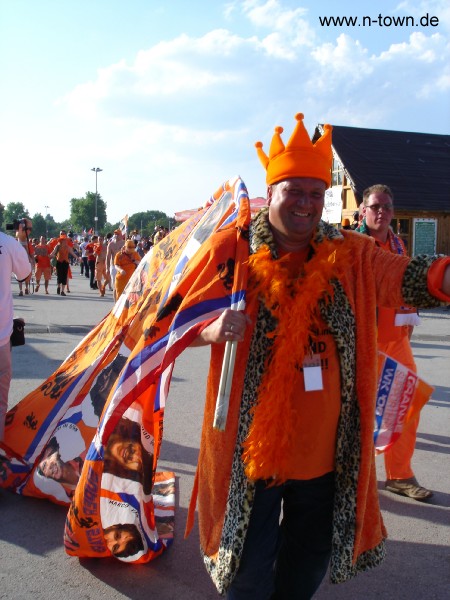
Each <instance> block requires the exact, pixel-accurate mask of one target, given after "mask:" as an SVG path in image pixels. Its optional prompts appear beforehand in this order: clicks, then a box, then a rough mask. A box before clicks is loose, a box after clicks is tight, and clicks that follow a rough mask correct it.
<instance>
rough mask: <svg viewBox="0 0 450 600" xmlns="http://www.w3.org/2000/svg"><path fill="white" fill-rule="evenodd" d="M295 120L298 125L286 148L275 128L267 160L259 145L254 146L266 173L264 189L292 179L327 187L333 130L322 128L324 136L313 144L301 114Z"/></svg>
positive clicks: (260, 144)
mask: <svg viewBox="0 0 450 600" xmlns="http://www.w3.org/2000/svg"><path fill="white" fill-rule="evenodd" d="M295 118H296V119H297V123H296V125H295V128H294V131H293V133H292V135H291V138H290V140H289V141H288V143H287V144H286V146H285V145H284V143H283V140H282V139H281V134H282V133H283V128H282V127H275V133H274V136H273V138H272V143H271V144H270V150H269V156H267V154H266V153H265V152H264V150H263V149H262V148H263V145H262V142H256V144H255V147H256V152H257V153H258V157H259V160H260V161H261V163H262V165H263V167H264V168H265V169H266V171H267V175H266V183H267V185H271V184H272V183H277V182H278V181H283V180H285V179H292V178H293V177H314V178H315V179H320V180H322V181H324V182H325V183H326V185H327V187H330V185H331V165H332V160H333V155H332V152H331V131H332V129H333V128H332V126H331V125H324V133H323V135H322V136H321V137H320V138H319V139H318V140H317V141H316V143H315V144H313V143H312V141H311V140H310V138H309V135H308V132H307V131H306V128H305V125H304V124H303V118H304V117H303V114H302V113H297V114H296V115H295Z"/></svg>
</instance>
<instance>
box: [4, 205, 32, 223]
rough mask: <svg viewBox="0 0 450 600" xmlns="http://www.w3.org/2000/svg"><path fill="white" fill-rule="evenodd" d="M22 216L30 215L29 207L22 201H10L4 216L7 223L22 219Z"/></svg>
mask: <svg viewBox="0 0 450 600" xmlns="http://www.w3.org/2000/svg"><path fill="white" fill-rule="evenodd" d="M22 217H28V218H29V217H30V215H29V213H28V211H27V209H26V208H25V206H24V205H23V204H22V202H10V203H9V204H7V205H6V208H5V213H4V217H3V218H4V221H5V224H6V223H12V222H13V221H16V220H19V219H22Z"/></svg>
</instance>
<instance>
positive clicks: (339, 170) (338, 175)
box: [331, 157, 344, 186]
mask: <svg viewBox="0 0 450 600" xmlns="http://www.w3.org/2000/svg"><path fill="white" fill-rule="evenodd" d="M343 183H344V168H343V166H342V163H341V162H340V161H339V160H337V159H336V158H334V157H333V166H332V174H331V185H332V186H333V185H343Z"/></svg>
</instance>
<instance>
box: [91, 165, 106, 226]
mask: <svg viewBox="0 0 450 600" xmlns="http://www.w3.org/2000/svg"><path fill="white" fill-rule="evenodd" d="M91 171H94V173H95V217H94V221H95V226H94V230H95V233H98V215H97V173H100V172H101V171H103V169H99V168H98V167H93V168H92V169H91Z"/></svg>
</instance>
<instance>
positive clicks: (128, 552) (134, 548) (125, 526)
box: [103, 523, 144, 558]
mask: <svg viewBox="0 0 450 600" xmlns="http://www.w3.org/2000/svg"><path fill="white" fill-rule="evenodd" d="M111 531H127V532H128V533H129V534H130V535H131V536H132V539H131V540H128V542H127V543H126V544H125V548H124V549H123V550H122V552H113V555H114V556H115V557H116V558H127V557H128V556H134V555H135V554H137V553H138V552H140V551H141V550H143V549H144V543H143V541H142V536H141V534H140V533H139V530H138V528H137V527H136V525H133V523H117V525H111V526H110V527H107V528H106V529H104V530H103V535H104V534H105V533H110V532H111Z"/></svg>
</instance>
